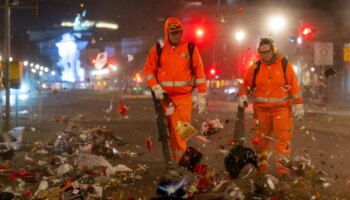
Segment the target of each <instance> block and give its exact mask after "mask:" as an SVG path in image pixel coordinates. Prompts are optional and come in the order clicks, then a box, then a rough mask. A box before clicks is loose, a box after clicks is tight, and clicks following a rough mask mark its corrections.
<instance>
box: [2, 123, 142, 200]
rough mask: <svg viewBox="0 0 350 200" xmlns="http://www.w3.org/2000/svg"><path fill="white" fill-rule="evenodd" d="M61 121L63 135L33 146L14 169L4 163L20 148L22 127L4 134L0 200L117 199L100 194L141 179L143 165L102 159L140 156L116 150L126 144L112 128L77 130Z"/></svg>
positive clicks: (79, 127)
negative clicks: (63, 124)
mask: <svg viewBox="0 0 350 200" xmlns="http://www.w3.org/2000/svg"><path fill="white" fill-rule="evenodd" d="M78 118H82V117H81V116H80V117H78ZM80 120H81V119H80ZM63 122H64V123H65V125H66V127H65V130H64V131H62V132H59V133H57V137H55V138H54V139H53V140H48V141H38V142H35V143H34V144H33V145H32V147H31V149H30V151H25V155H24V158H22V159H23V160H22V162H21V163H20V164H17V163H16V165H15V164H12V163H11V161H9V159H11V158H12V157H13V155H14V154H15V153H17V152H15V151H14V150H18V149H19V148H20V147H21V143H22V138H23V130H24V127H20V128H15V129H13V130H12V131H10V132H9V133H6V134H5V136H4V140H5V142H4V143H0V150H2V151H1V152H0V156H1V158H2V160H3V161H2V162H1V163H2V164H1V165H0V191H2V192H1V193H0V199H50V200H54V199H62V200H68V199H102V198H110V199H119V196H113V194H112V193H113V192H109V193H108V194H106V193H105V192H106V191H108V190H109V191H113V190H115V188H121V187H126V186H127V185H128V184H131V183H133V182H134V181H135V180H140V179H142V177H141V175H140V174H141V173H142V171H144V170H145V168H146V167H145V166H141V165H139V166H140V167H139V168H138V169H135V170H132V169H130V168H129V167H127V166H126V165H123V164H115V165H113V164H111V163H110V161H108V160H107V159H109V158H112V157H113V158H125V157H137V156H140V155H142V153H135V152H131V151H120V150H117V148H118V147H120V146H122V145H125V144H126V143H125V142H123V140H122V138H120V137H118V136H117V135H116V134H114V133H113V131H112V130H110V129H108V128H83V127H82V126H81V124H79V120H77V119H72V118H66V119H64V120H63ZM110 160H112V159H110ZM11 164H12V165H11Z"/></svg>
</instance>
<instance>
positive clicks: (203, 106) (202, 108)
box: [197, 93, 207, 114]
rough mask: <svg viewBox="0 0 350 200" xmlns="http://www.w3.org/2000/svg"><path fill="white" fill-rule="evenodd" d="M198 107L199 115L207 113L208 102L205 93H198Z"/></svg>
mask: <svg viewBox="0 0 350 200" xmlns="http://www.w3.org/2000/svg"><path fill="white" fill-rule="evenodd" d="M197 105H198V113H199V114H201V113H206V112H207V100H206V95H205V93H198V100H197Z"/></svg>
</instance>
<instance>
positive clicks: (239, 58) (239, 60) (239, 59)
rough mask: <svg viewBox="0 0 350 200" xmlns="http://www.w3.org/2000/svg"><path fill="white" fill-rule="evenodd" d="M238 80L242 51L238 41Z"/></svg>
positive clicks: (240, 74)
mask: <svg viewBox="0 0 350 200" xmlns="http://www.w3.org/2000/svg"><path fill="white" fill-rule="evenodd" d="M238 48H239V49H238V78H239V79H242V77H241V76H242V73H241V72H242V71H241V70H242V49H241V41H238Z"/></svg>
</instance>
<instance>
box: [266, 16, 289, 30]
mask: <svg viewBox="0 0 350 200" xmlns="http://www.w3.org/2000/svg"><path fill="white" fill-rule="evenodd" d="M269 27H270V28H271V29H272V30H273V31H274V32H276V33H277V32H280V31H282V30H283V29H284V28H285V27H286V19H285V18H284V17H282V16H271V17H270V19H269Z"/></svg>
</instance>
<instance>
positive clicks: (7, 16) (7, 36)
mask: <svg viewBox="0 0 350 200" xmlns="http://www.w3.org/2000/svg"><path fill="white" fill-rule="evenodd" d="M10 12H11V10H10V3H9V0H5V10H4V18H5V22H4V24H5V27H4V31H5V42H4V43H5V45H4V46H5V49H4V54H5V59H6V61H5V62H6V74H5V78H6V83H5V87H6V118H5V131H9V130H10V109H11V108H10V43H11V42H10V33H11V31H10V28H11V27H10V16H11V13H10Z"/></svg>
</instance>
